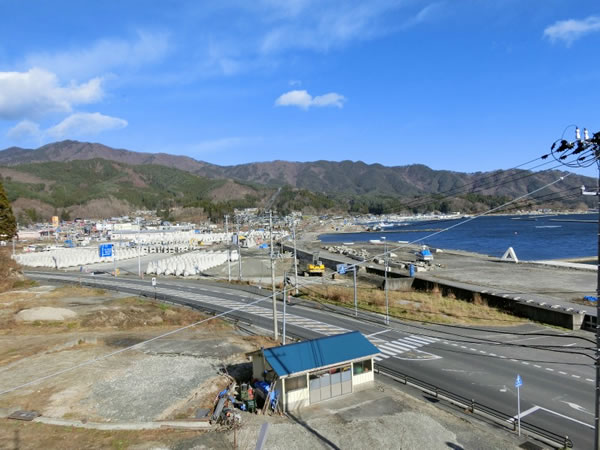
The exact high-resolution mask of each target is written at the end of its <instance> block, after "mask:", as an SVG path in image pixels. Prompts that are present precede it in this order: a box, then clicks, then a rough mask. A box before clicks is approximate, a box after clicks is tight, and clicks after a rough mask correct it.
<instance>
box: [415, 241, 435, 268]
mask: <svg viewBox="0 0 600 450" xmlns="http://www.w3.org/2000/svg"><path fill="white" fill-rule="evenodd" d="M417 261H421V262H424V263H427V264H431V263H432V262H433V255H432V254H431V250H429V248H428V247H427V246H426V245H423V246H422V247H421V250H419V251H418V252H417Z"/></svg>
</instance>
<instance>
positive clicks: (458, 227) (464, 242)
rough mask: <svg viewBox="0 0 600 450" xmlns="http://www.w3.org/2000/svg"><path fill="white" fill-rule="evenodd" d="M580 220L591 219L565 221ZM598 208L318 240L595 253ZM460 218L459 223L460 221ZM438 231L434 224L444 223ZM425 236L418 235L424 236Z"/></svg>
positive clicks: (413, 225)
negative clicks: (592, 211) (374, 241)
mask: <svg viewBox="0 0 600 450" xmlns="http://www.w3.org/2000/svg"><path fill="white" fill-rule="evenodd" d="M564 220H585V221H592V222H565V221H564ZM597 220H598V216H597V214H570V215H552V216H484V217H478V218H476V219H474V220H470V221H467V219H453V220H432V221H423V222H405V223H403V224H398V225H397V226H394V227H391V228H385V231H377V232H365V233H342V234H339V233H335V234H322V235H320V236H319V239H320V240H321V242H323V243H334V242H335V243H340V242H366V241H369V240H371V239H381V238H382V237H385V239H386V240H387V241H388V242H390V243H392V242H396V243H397V242H398V241H408V242H413V241H417V240H419V241H418V243H423V244H427V245H431V246H433V247H439V248H444V249H456V250H466V251H472V252H477V253H483V254H485V255H490V256H496V257H500V256H502V255H503V254H504V252H505V251H506V249H507V248H508V247H512V248H513V249H514V250H515V253H516V254H517V257H518V258H519V259H522V260H540V259H563V258H582V257H590V256H596V254H597V245H598V243H597V239H598V222H597ZM463 222H464V223H463ZM447 228H450V229H449V230H447V231H443V232H440V233H438V232H437V230H440V229H447ZM423 238H425V239H424V240H422V241H421V240H420V239H423Z"/></svg>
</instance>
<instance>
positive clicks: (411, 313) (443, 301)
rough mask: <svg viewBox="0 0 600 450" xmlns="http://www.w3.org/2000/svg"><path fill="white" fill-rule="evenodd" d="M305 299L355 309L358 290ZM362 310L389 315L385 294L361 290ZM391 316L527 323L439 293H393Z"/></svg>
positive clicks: (313, 293) (321, 292)
mask: <svg viewBox="0 0 600 450" xmlns="http://www.w3.org/2000/svg"><path fill="white" fill-rule="evenodd" d="M301 291H302V295H303V296H305V297H307V298H311V299H313V300H317V301H320V302H325V303H333V304H336V305H343V306H348V307H350V306H353V305H354V289H353V288H348V287H341V286H311V287H310V289H306V288H304V289H302V290H301ZM357 298H358V306H359V308H361V309H365V310H368V311H374V312H379V313H385V292H384V291H382V290H380V289H373V288H358V292H357ZM389 309H390V315H391V316H393V317H398V318H401V319H409V320H418V321H424V322H439V323H454V324H487V325H514V324H516V323H522V322H524V321H525V320H524V319H521V318H519V317H515V316H512V315H510V314H507V313H505V312H503V311H501V310H499V309H497V308H493V307H490V306H488V305H487V304H486V303H485V301H482V300H481V299H480V298H476V299H475V300H474V301H473V302H467V301H463V300H457V299H456V298H453V297H443V296H442V295H441V294H439V293H424V292H394V291H390V292H389Z"/></svg>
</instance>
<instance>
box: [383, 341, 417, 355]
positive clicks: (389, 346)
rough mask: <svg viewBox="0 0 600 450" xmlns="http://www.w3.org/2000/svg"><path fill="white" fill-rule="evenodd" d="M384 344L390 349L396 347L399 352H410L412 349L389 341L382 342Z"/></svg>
mask: <svg viewBox="0 0 600 450" xmlns="http://www.w3.org/2000/svg"><path fill="white" fill-rule="evenodd" d="M382 345H384V346H386V347H387V348H389V349H394V350H396V351H397V352H399V353H404V352H409V351H410V350H411V349H410V348H404V347H401V346H399V345H397V344H396V345H395V344H394V343H393V342H388V343H386V344H382Z"/></svg>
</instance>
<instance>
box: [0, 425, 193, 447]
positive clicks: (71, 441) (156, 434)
mask: <svg viewBox="0 0 600 450" xmlns="http://www.w3.org/2000/svg"><path fill="white" fill-rule="evenodd" d="M200 433H201V432H199V431H186V430H146V431H100V430H87V429H82V428H72V427H57V426H52V425H45V424H41V423H36V422H21V421H16V420H7V419H1V420H0V448H3V449H4V448H6V449H13V448H14V449H20V450H26V449H40V448H55V449H58V448H60V449H64V450H76V449H77V450H78V449H82V448H86V449H114V450H119V449H126V448H129V447H133V446H139V447H138V448H162V447H170V446H172V445H175V444H176V443H177V442H178V441H182V440H187V439H192V438H194V437H197V436H198V435H199V434H200Z"/></svg>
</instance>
